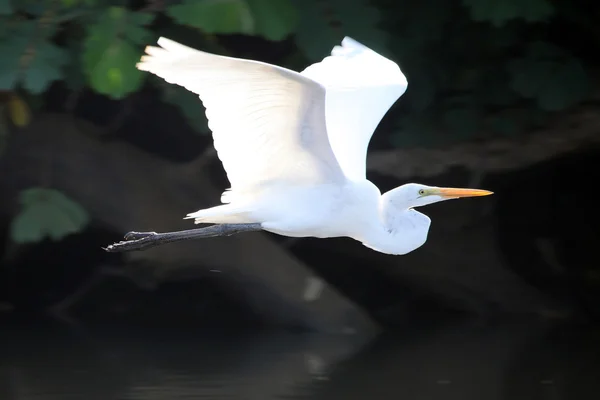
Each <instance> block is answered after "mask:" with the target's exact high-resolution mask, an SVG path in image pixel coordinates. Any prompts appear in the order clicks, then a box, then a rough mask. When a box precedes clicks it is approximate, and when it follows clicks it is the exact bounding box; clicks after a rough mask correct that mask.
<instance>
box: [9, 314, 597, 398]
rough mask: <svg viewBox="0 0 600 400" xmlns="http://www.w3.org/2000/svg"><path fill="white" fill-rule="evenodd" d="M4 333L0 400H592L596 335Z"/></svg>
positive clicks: (526, 330) (453, 330) (474, 331)
mask: <svg viewBox="0 0 600 400" xmlns="http://www.w3.org/2000/svg"><path fill="white" fill-rule="evenodd" d="M116 331H117V333H115V332H107V331H106V330H104V331H98V330H95V331H93V332H89V331H87V332H81V331H77V330H75V331H73V330H62V329H59V330H56V329H54V330H53V329H49V328H47V327H31V326H30V327H27V328H24V327H14V326H13V327H12V328H9V327H6V326H5V327H3V329H2V331H0V399H3V400H4V399H6V400H23V399H28V400H30V399H40V400H51V399H52V400H53V399H61V400H70V399H78V400H80V399H85V400H92V399H102V400H110V399H140V400H149V399H182V398H186V399H191V398H194V399H196V398H198V399H202V398H206V399H221V398H228V399H244V400H253V399H261V400H266V399H283V398H296V399H346V400H351V399H368V400H372V399H402V400H406V399H415V400H416V399H418V400H421V399H423V400H424V399H428V400H430V399H431V400H433V399H448V400H451V399H462V400H471V399H473V400H475V399H476V400H494V399H510V400H519V399H528V400H534V399H540V400H541V399H576V400H584V399H587V398H590V399H591V398H594V399H597V398H598V397H599V394H600V391H599V388H598V386H597V381H598V377H600V350H599V349H600V347H599V346H598V345H597V343H598V339H600V335H599V334H598V333H597V332H593V331H568V330H553V331H550V332H549V331H548V329H547V328H545V327H542V326H535V327H534V326H531V325H528V326H504V327H487V328H481V327H474V326H457V327H445V328H440V327H437V328H429V329H411V330H410V331H407V332H404V333H403V334H401V335H395V336H393V337H392V336H389V337H382V338H379V339H377V340H376V341H374V342H372V343H363V342H361V341H360V340H359V339H357V338H352V337H347V338H344V339H342V338H339V337H321V336H318V335H308V336H305V335H283V334H256V335H252V336H246V337H226V336H218V335H210V336H200V335H190V334H187V335H184V334H175V333H173V332H170V333H166V332H162V333H160V332H156V331H129V332H126V331H124V330H122V329H119V330H116Z"/></svg>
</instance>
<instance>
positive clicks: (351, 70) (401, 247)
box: [106, 37, 492, 254]
mask: <svg viewBox="0 0 600 400" xmlns="http://www.w3.org/2000/svg"><path fill="white" fill-rule="evenodd" d="M158 45H159V46H160V47H154V46H148V47H146V53H147V54H146V55H144V56H143V57H142V58H141V61H140V63H138V64H137V67H138V68H139V69H140V70H143V71H148V72H151V73H153V74H155V75H157V76H159V77H161V78H163V79H164V80H165V81H167V82H169V83H172V84H177V85H180V86H183V87H184V88H186V89H187V90H189V91H191V92H193V93H195V94H197V95H198V96H199V97H200V99H201V100H202V103H203V104H204V106H205V108H206V116H207V118H208V121H209V128H210V129H211V131H212V134H213V139H214V146H215V149H216V150H217V153H218V157H219V159H220V160H221V162H222V163H223V167H224V169H225V172H226V173H227V177H228V179H229V181H230V184H231V188H230V189H228V190H226V191H225V192H224V193H223V194H222V196H221V202H222V203H223V204H222V205H218V206H215V207H211V208H207V209H203V210H199V211H196V212H193V213H191V214H188V215H187V216H186V218H192V219H194V221H195V223H211V224H215V225H212V226H209V227H205V228H200V229H190V230H185V231H178V232H167V233H156V232H130V233H128V234H127V235H126V236H125V241H122V242H119V243H115V244H113V245H110V246H108V248H107V249H106V250H107V251H128V250H141V249H144V248H148V247H152V246H156V245H159V244H163V243H168V242H174V241H180V240H186V239H194V238H200V237H209V236H226V235H231V234H234V233H239V232H245V231H258V230H265V231H268V232H273V233H276V234H280V235H285V236H292V237H310V236H312V237H318V238H329V237H349V238H352V239H355V240H357V241H360V242H361V243H363V244H364V245H365V246H367V247H369V248H371V249H374V250H377V251H380V252H382V253H387V254H406V253H409V252H411V251H413V250H415V249H417V248H418V247H420V246H422V245H423V244H424V243H425V241H426V239H427V234H428V231H429V226H430V223H431V220H430V219H429V218H428V217H427V216H425V215H424V214H422V213H420V212H418V211H415V210H414V208H415V207H420V206H425V205H427V204H432V203H436V202H439V201H443V200H448V199H456V198H460V197H471V196H485V195H489V194H492V192H489V191H486V190H478V189H457V188H441V187H433V186H426V185H420V184H415V183H409V184H406V185H403V186H400V187H397V188H395V189H393V190H390V191H388V192H386V193H384V194H383V195H382V194H381V192H380V191H379V189H378V188H377V187H376V186H375V185H374V184H373V183H371V182H370V181H369V180H367V179H366V173H365V169H366V153H367V147H368V144H369V141H370V139H371V136H372V134H373V132H374V130H375V128H376V127H377V125H378V124H379V122H380V121H381V119H382V118H383V116H384V115H385V114H386V113H387V111H388V110H389V108H390V107H391V106H392V105H393V104H394V103H395V102H396V100H398V98H399V97H400V96H401V95H402V94H403V93H404V92H405V90H406V88H407V81H406V78H405V76H404V75H403V74H402V72H401V71H400V68H399V67H398V65H397V64H396V63H394V62H393V61H391V60H389V59H387V58H385V57H383V56H381V55H380V54H378V53H376V52H374V51H373V50H371V49H369V48H368V47H366V46H364V45H362V44H360V43H358V42H357V41H355V40H353V39H351V38H349V37H346V38H344V39H343V40H342V43H341V46H335V47H334V48H333V50H332V52H331V55H330V56H328V57H325V58H324V59H323V60H322V61H321V62H318V63H315V64H313V65H310V66H309V67H308V68H306V69H305V70H304V71H302V72H301V73H297V72H295V71H291V70H289V69H286V68H282V67H278V66H275V65H270V64H267V63H263V62H258V61H252V60H244V59H238V58H231V57H224V56H220V55H215V54H209V53H206V52H202V51H198V50H195V49H192V48H190V47H187V46H184V45H182V44H179V43H176V42H174V41H172V40H169V39H166V38H160V39H159V40H158Z"/></svg>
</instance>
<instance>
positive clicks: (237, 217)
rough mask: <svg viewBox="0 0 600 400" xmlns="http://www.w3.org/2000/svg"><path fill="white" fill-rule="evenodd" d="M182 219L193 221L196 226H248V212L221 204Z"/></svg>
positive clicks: (249, 221) (250, 221) (249, 219)
mask: <svg viewBox="0 0 600 400" xmlns="http://www.w3.org/2000/svg"><path fill="white" fill-rule="evenodd" d="M184 219H194V223H196V224H249V223H252V222H256V221H253V220H251V218H250V216H249V215H248V211H247V210H245V209H242V208H240V207H237V206H234V205H232V204H223V205H220V206H215V207H211V208H206V209H203V210H198V211H196V212H193V213H190V214H188V215H186V216H185V217H184Z"/></svg>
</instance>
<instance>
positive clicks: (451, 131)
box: [0, 0, 598, 237]
mask: <svg viewBox="0 0 600 400" xmlns="http://www.w3.org/2000/svg"><path fill="white" fill-rule="evenodd" d="M131 4H135V5H134V6H132V5H131ZM587 15H588V14H587V13H586V11H585V10H584V8H583V5H579V2H578V1H566V0H419V1H417V0H413V1H409V0H406V1H395V0H146V1H143V0H139V1H137V2H125V1H122V0H119V1H117V0H114V1H111V0H0V51H1V53H2V57H1V58H0V93H1V91H4V93H9V96H8V97H6V96H5V98H4V99H0V100H1V101H0V104H1V105H2V110H3V115H4V116H5V117H8V118H5V120H9V121H11V123H12V125H13V126H15V127H21V126H24V125H26V124H27V123H28V121H29V118H30V116H29V111H28V110H29V108H31V104H29V103H30V101H32V100H36V99H37V100H41V99H43V96H42V95H43V94H44V93H46V92H47V91H48V89H49V88H50V87H51V86H52V85H54V84H57V83H61V82H62V83H65V84H66V85H65V86H66V87H67V88H68V90H72V91H77V90H80V89H84V88H85V89H88V90H91V91H93V92H95V93H97V94H98V95H101V96H106V97H109V98H111V99H115V100H121V99H124V98H126V97H128V96H130V95H131V94H133V93H135V92H138V91H139V90H140V89H141V88H142V85H143V84H144V82H145V81H147V82H148V84H150V85H153V86H154V87H155V88H156V89H157V90H158V92H159V93H160V98H161V99H162V100H163V101H164V102H165V104H169V105H171V106H174V107H176V108H177V109H178V110H179V111H180V112H181V115H182V117H184V118H185V119H186V120H187V121H188V123H189V124H190V126H192V127H193V128H194V129H196V130H197V131H198V132H201V133H209V132H210V131H209V129H208V126H207V121H206V116H205V115H204V113H203V112H202V110H203V109H202V104H201V102H200V101H199V99H198V97H197V96H196V95H194V94H192V93H189V92H187V91H185V90H184V89H182V88H179V87H177V86H174V85H169V84H165V83H164V82H163V81H162V80H160V79H156V78H155V77H154V76H152V75H151V74H147V73H141V72H140V71H139V70H137V69H136V68H135V64H136V62H137V61H138V60H139V57H140V56H141V54H142V53H143V48H144V46H146V45H148V44H153V43H155V41H156V39H157V38H158V37H159V36H167V37H170V38H172V39H174V40H177V41H180V42H183V43H185V44H188V45H190V46H193V47H196V48H199V49H204V50H206V51H211V52H217V53H220V54H225V55H232V56H243V57H245V58H259V57H255V55H254V54H253V53H252V49H244V50H240V49H238V50H234V49H233V47H232V46H230V44H231V43H232V42H235V40H233V41H232V40H231V37H232V35H242V36H253V37H255V39H254V41H255V42H258V41H259V40H262V41H263V42H267V43H268V42H278V43H277V44H276V45H275V43H273V48H278V49H281V48H285V49H286V54H285V58H281V59H279V60H274V61H275V62H278V63H279V64H282V65H285V66H288V67H290V68H294V69H296V70H299V69H303V68H305V67H306V65H307V64H309V63H311V62H316V61H318V60H320V59H321V58H322V57H324V56H326V55H327V54H328V53H329V51H330V49H331V48H332V47H333V46H334V45H335V44H338V43H339V42H340V40H341V39H342V38H343V36H345V35H348V36H351V37H353V38H355V39H357V40H359V41H361V42H363V43H364V44H366V45H368V46H370V47H372V48H373V49H375V50H376V51H378V52H381V53H383V54H384V55H386V56H389V57H391V58H392V59H394V60H396V61H397V62H398V63H399V65H400V66H401V68H402V70H403V72H404V73H405V74H406V76H407V78H408V81H409V87H408V90H407V92H406V93H405V95H404V96H403V97H402V99H401V101H399V102H398V103H397V104H396V105H395V106H394V107H393V108H392V110H391V111H390V113H388V115H387V116H386V117H385V119H384V124H382V126H385V128H382V129H379V131H378V135H376V140H377V141H378V142H380V143H381V142H382V141H385V140H387V141H388V143H392V144H393V145H397V146H434V145H435V146H441V145H444V144H447V143H451V142H455V141H463V140H468V139H473V138H477V137H481V136H482V135H518V134H526V132H527V131H528V128H529V127H531V126H534V125H535V124H539V123H540V121H541V122H543V121H544V119H545V118H546V116H547V115H548V114H549V113H552V112H556V111H561V110H565V109H567V108H569V107H573V106H576V105H577V104H579V103H581V102H582V101H584V100H585V99H586V98H587V96H588V94H589V93H590V87H591V85H592V82H593V79H591V78H590V77H589V76H588V73H589V70H590V68H589V64H590V63H591V62H592V61H587V60H586V58H589V60H592V59H593V57H592V56H591V55H592V54H594V55H595V53H596V51H597V49H596V48H595V47H597V42H594V41H592V40H590V39H589V38H597V37H598V35H597V32H596V23H595V21H594V19H593V17H588V16H587ZM557 28H560V29H561V31H562V29H567V30H568V31H569V36H568V38H567V37H565V36H564V35H562V34H561V35H551V33H552V32H557ZM570 42H573V43H575V42H576V43H577V44H578V45H579V43H585V46H584V45H582V46H580V47H579V48H581V47H585V49H584V51H578V52H573V54H571V53H569V52H568V51H567V50H566V49H567V48H568V47H569V43H570ZM226 43H228V44H226ZM586 54H590V55H589V56H587V55H586ZM6 99H10V100H6ZM0 128H2V129H0V141H2V138H5V137H6V134H5V133H2V132H6V129H5V128H6V125H5V124H0ZM32 235H33V236H35V237H39V235H38V234H32ZM36 235H38V236H36Z"/></svg>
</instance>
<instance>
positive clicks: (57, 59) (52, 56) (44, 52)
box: [23, 42, 69, 94]
mask: <svg viewBox="0 0 600 400" xmlns="http://www.w3.org/2000/svg"><path fill="white" fill-rule="evenodd" d="M68 62H69V53H68V52H67V51H65V50H64V49H62V48H60V47H58V46H55V45H54V44H52V43H50V42H42V43H39V44H37V45H36V49H35V55H34V57H33V60H31V62H30V63H29V65H28V66H27V69H26V70H25V76H24V78H23V87H24V88H25V89H27V90H28V91H29V92H31V93H34V94H39V93H42V92H43V91H45V90H46V89H47V88H48V86H49V85H50V83H52V82H53V81H55V80H58V79H61V78H62V67H63V66H64V65H65V64H67V63H68Z"/></svg>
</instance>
